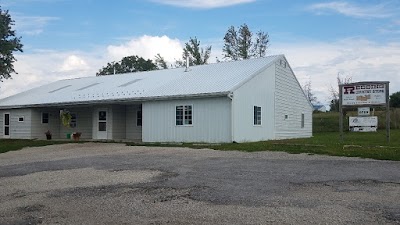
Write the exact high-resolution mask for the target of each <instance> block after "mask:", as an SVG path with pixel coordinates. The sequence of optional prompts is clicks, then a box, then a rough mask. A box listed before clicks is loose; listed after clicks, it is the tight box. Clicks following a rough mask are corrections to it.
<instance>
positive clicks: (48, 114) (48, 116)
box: [42, 112, 50, 124]
mask: <svg viewBox="0 0 400 225" xmlns="http://www.w3.org/2000/svg"><path fill="white" fill-rule="evenodd" d="M43 114H47V123H43ZM49 122H50V113H48V112H42V124H49Z"/></svg>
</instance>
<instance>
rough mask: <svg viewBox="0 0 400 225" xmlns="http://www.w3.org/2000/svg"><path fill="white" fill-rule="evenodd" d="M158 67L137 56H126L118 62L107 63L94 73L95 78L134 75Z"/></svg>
mask: <svg viewBox="0 0 400 225" xmlns="http://www.w3.org/2000/svg"><path fill="white" fill-rule="evenodd" d="M157 69H158V67H157V65H156V64H154V63H153V61H152V60H150V59H148V60H146V59H144V58H142V57H139V56H134V55H133V56H126V57H124V58H122V60H121V61H119V62H111V63H107V66H105V67H103V68H102V69H100V70H99V72H97V73H96V76H101V75H112V74H120V73H134V72H139V71H149V70H157Z"/></svg>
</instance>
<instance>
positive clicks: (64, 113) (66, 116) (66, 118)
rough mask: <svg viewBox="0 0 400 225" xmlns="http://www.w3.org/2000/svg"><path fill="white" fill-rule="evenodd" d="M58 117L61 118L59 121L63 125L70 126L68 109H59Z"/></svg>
mask: <svg viewBox="0 0 400 225" xmlns="http://www.w3.org/2000/svg"><path fill="white" fill-rule="evenodd" d="M60 118H61V122H62V124H63V125H64V126H65V127H68V128H69V127H70V123H71V119H72V116H71V113H70V112H69V111H68V110H65V109H64V110H61V111H60Z"/></svg>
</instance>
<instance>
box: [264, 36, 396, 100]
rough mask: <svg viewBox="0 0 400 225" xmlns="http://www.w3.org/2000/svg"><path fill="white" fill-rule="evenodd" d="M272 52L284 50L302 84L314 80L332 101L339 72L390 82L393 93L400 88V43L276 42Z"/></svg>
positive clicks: (314, 85)
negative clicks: (332, 90)
mask: <svg viewBox="0 0 400 225" xmlns="http://www.w3.org/2000/svg"><path fill="white" fill-rule="evenodd" d="M270 50H271V53H273V54H279V53H284V54H285V55H286V57H287V58H288V61H289V63H290V65H291V66H292V68H293V70H294V72H295V74H296V75H297V78H298V80H299V82H300V83H301V84H305V83H306V82H307V81H309V80H311V83H312V89H313V91H314V92H315V94H316V95H317V97H318V100H319V101H321V102H322V103H324V104H328V102H329V100H330V94H329V89H330V87H331V86H332V87H334V88H336V87H337V83H336V77H337V75H338V73H341V74H342V75H343V76H349V77H352V78H353V79H352V80H353V81H354V82H358V81H390V92H391V93H393V92H396V91H400V79H398V71H400V64H398V63H397V62H399V61H400V43H389V44H377V43H374V42H370V41H367V40H363V39H345V40H341V41H337V42H333V43H323V42H320V43H296V44H290V43H288V44H283V43H281V44H275V45H273V46H272V48H271V49H270Z"/></svg>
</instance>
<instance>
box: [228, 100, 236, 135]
mask: <svg viewBox="0 0 400 225" xmlns="http://www.w3.org/2000/svg"><path fill="white" fill-rule="evenodd" d="M228 98H229V99H230V100H231V142H235V139H234V138H235V126H234V124H235V119H234V118H235V110H234V107H233V105H234V101H233V92H231V93H229V94H228Z"/></svg>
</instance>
